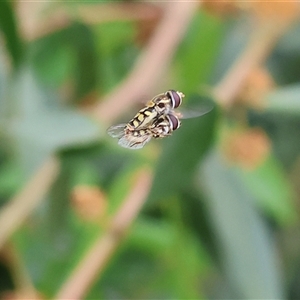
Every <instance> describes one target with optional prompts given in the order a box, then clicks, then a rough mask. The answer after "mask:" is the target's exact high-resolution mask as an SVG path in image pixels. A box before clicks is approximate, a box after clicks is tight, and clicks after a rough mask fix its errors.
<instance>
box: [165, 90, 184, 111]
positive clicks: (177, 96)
mask: <svg viewBox="0 0 300 300" xmlns="http://www.w3.org/2000/svg"><path fill="white" fill-rule="evenodd" d="M167 95H168V96H169V97H170V98H171V102H172V107H173V108H177V107H178V106H180V105H181V103H182V96H181V93H179V92H176V91H174V90H169V91H167Z"/></svg>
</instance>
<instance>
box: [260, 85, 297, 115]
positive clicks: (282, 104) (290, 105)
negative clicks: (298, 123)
mask: <svg viewBox="0 0 300 300" xmlns="http://www.w3.org/2000/svg"><path fill="white" fill-rule="evenodd" d="M299 95H300V85H299V84H293V85H288V86H285V87H282V88H279V89H277V90H275V91H274V92H271V93H270V94H268V95H267V96H266V98H265V110H266V111H267V112H276V113H285V114H290V115H294V116H300V98H299Z"/></svg>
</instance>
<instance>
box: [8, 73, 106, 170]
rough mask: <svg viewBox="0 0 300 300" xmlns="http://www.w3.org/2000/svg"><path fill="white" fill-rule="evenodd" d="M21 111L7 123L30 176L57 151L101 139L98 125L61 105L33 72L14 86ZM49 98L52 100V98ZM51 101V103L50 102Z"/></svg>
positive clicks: (21, 74)
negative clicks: (37, 79)
mask: <svg viewBox="0 0 300 300" xmlns="http://www.w3.org/2000/svg"><path fill="white" fill-rule="evenodd" d="M14 93H15V100H16V102H17V104H18V106H17V107H18V109H19V111H18V112H17V111H16V112H15V116H16V115H18V117H15V116H14V117H13V118H11V120H9V121H8V122H7V124H6V126H7V130H8V132H9V133H10V134H11V135H12V137H13V138H14V139H15V144H16V145H17V148H18V153H19V155H20V160H21V164H22V165H23V167H24V169H25V170H27V171H26V173H27V174H29V173H30V172H31V171H32V170H33V169H35V168H36V167H37V166H38V165H39V164H40V163H41V162H43V161H44V159H45V158H46V157H47V156H48V155H50V154H52V153H53V152H54V151H56V150H58V149H61V148H64V147H74V146H82V145H85V144H87V143H92V142H95V141H97V140H99V138H100V137H101V134H100V129H99V128H98V125H97V124H96V123H94V122H93V121H92V120H90V119H89V118H88V117H86V116H85V115H84V114H82V113H80V112H79V111H75V110H71V109H66V108H65V107H62V106H61V105H58V103H59V101H58V100H57V99H55V96H52V97H53V98H54V99H55V100H54V101H53V98H50V97H49V95H47V94H46V93H45V91H44V90H42V89H41V88H40V87H39V86H38V85H37V82H36V79H35V77H34V76H33V74H32V72H31V71H30V70H28V69H27V70H26V69H24V70H23V72H21V73H20V77H19V81H18V82H17V83H16V84H15V86H14ZM49 98H50V99H49ZM51 100H52V101H51Z"/></svg>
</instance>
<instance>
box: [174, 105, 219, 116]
mask: <svg viewBox="0 0 300 300" xmlns="http://www.w3.org/2000/svg"><path fill="white" fill-rule="evenodd" d="M213 108H214V106H213V105H212V104H203V105H201V106H197V107H195V108H187V109H186V108H183V109H180V110H175V111H174V112H175V115H176V116H177V117H178V118H179V119H191V118H197V117H201V116H203V115H205V114H207V113H209V112H210V111H211V110H212V109H213Z"/></svg>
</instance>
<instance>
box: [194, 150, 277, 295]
mask: <svg viewBox="0 0 300 300" xmlns="http://www.w3.org/2000/svg"><path fill="white" fill-rule="evenodd" d="M199 184H201V185H203V186H204V187H205V188H206V189H205V190H206V193H207V196H208V201H207V203H206V204H207V208H208V211H209V213H210V217H211V223H212V225H213V226H214V229H215V233H216V238H217V242H218V243H219V245H220V248H219V253H220V258H221V262H222V266H223V268H224V271H225V274H226V275H227V276H228V279H229V280H230V282H231V284H232V286H233V288H234V293H235V295H237V296H236V297H237V298H240V299H281V298H282V296H283V288H282V281H281V280H280V276H279V270H278V265H279V262H278V258H277V257H276V253H275V251H274V249H275V248H274V242H273V241H272V239H271V235H270V232H269V230H268V228H267V226H266V224H265V223H264V222H263V220H262V219H261V217H260V215H259V214H258V212H257V211H256V209H255V208H254V206H253V205H254V199H253V198H252V196H251V195H250V194H249V192H248V189H247V188H246V187H245V186H244V183H243V180H241V178H240V174H239V173H237V172H236V171H235V169H234V168H228V166H227V165H226V162H224V161H223V160H222V158H221V155H220V153H218V152H217V151H212V152H211V153H210V155H209V156H208V157H207V159H206V160H205V162H204V163H203V168H202V169H201V176H200V178H199Z"/></svg>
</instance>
